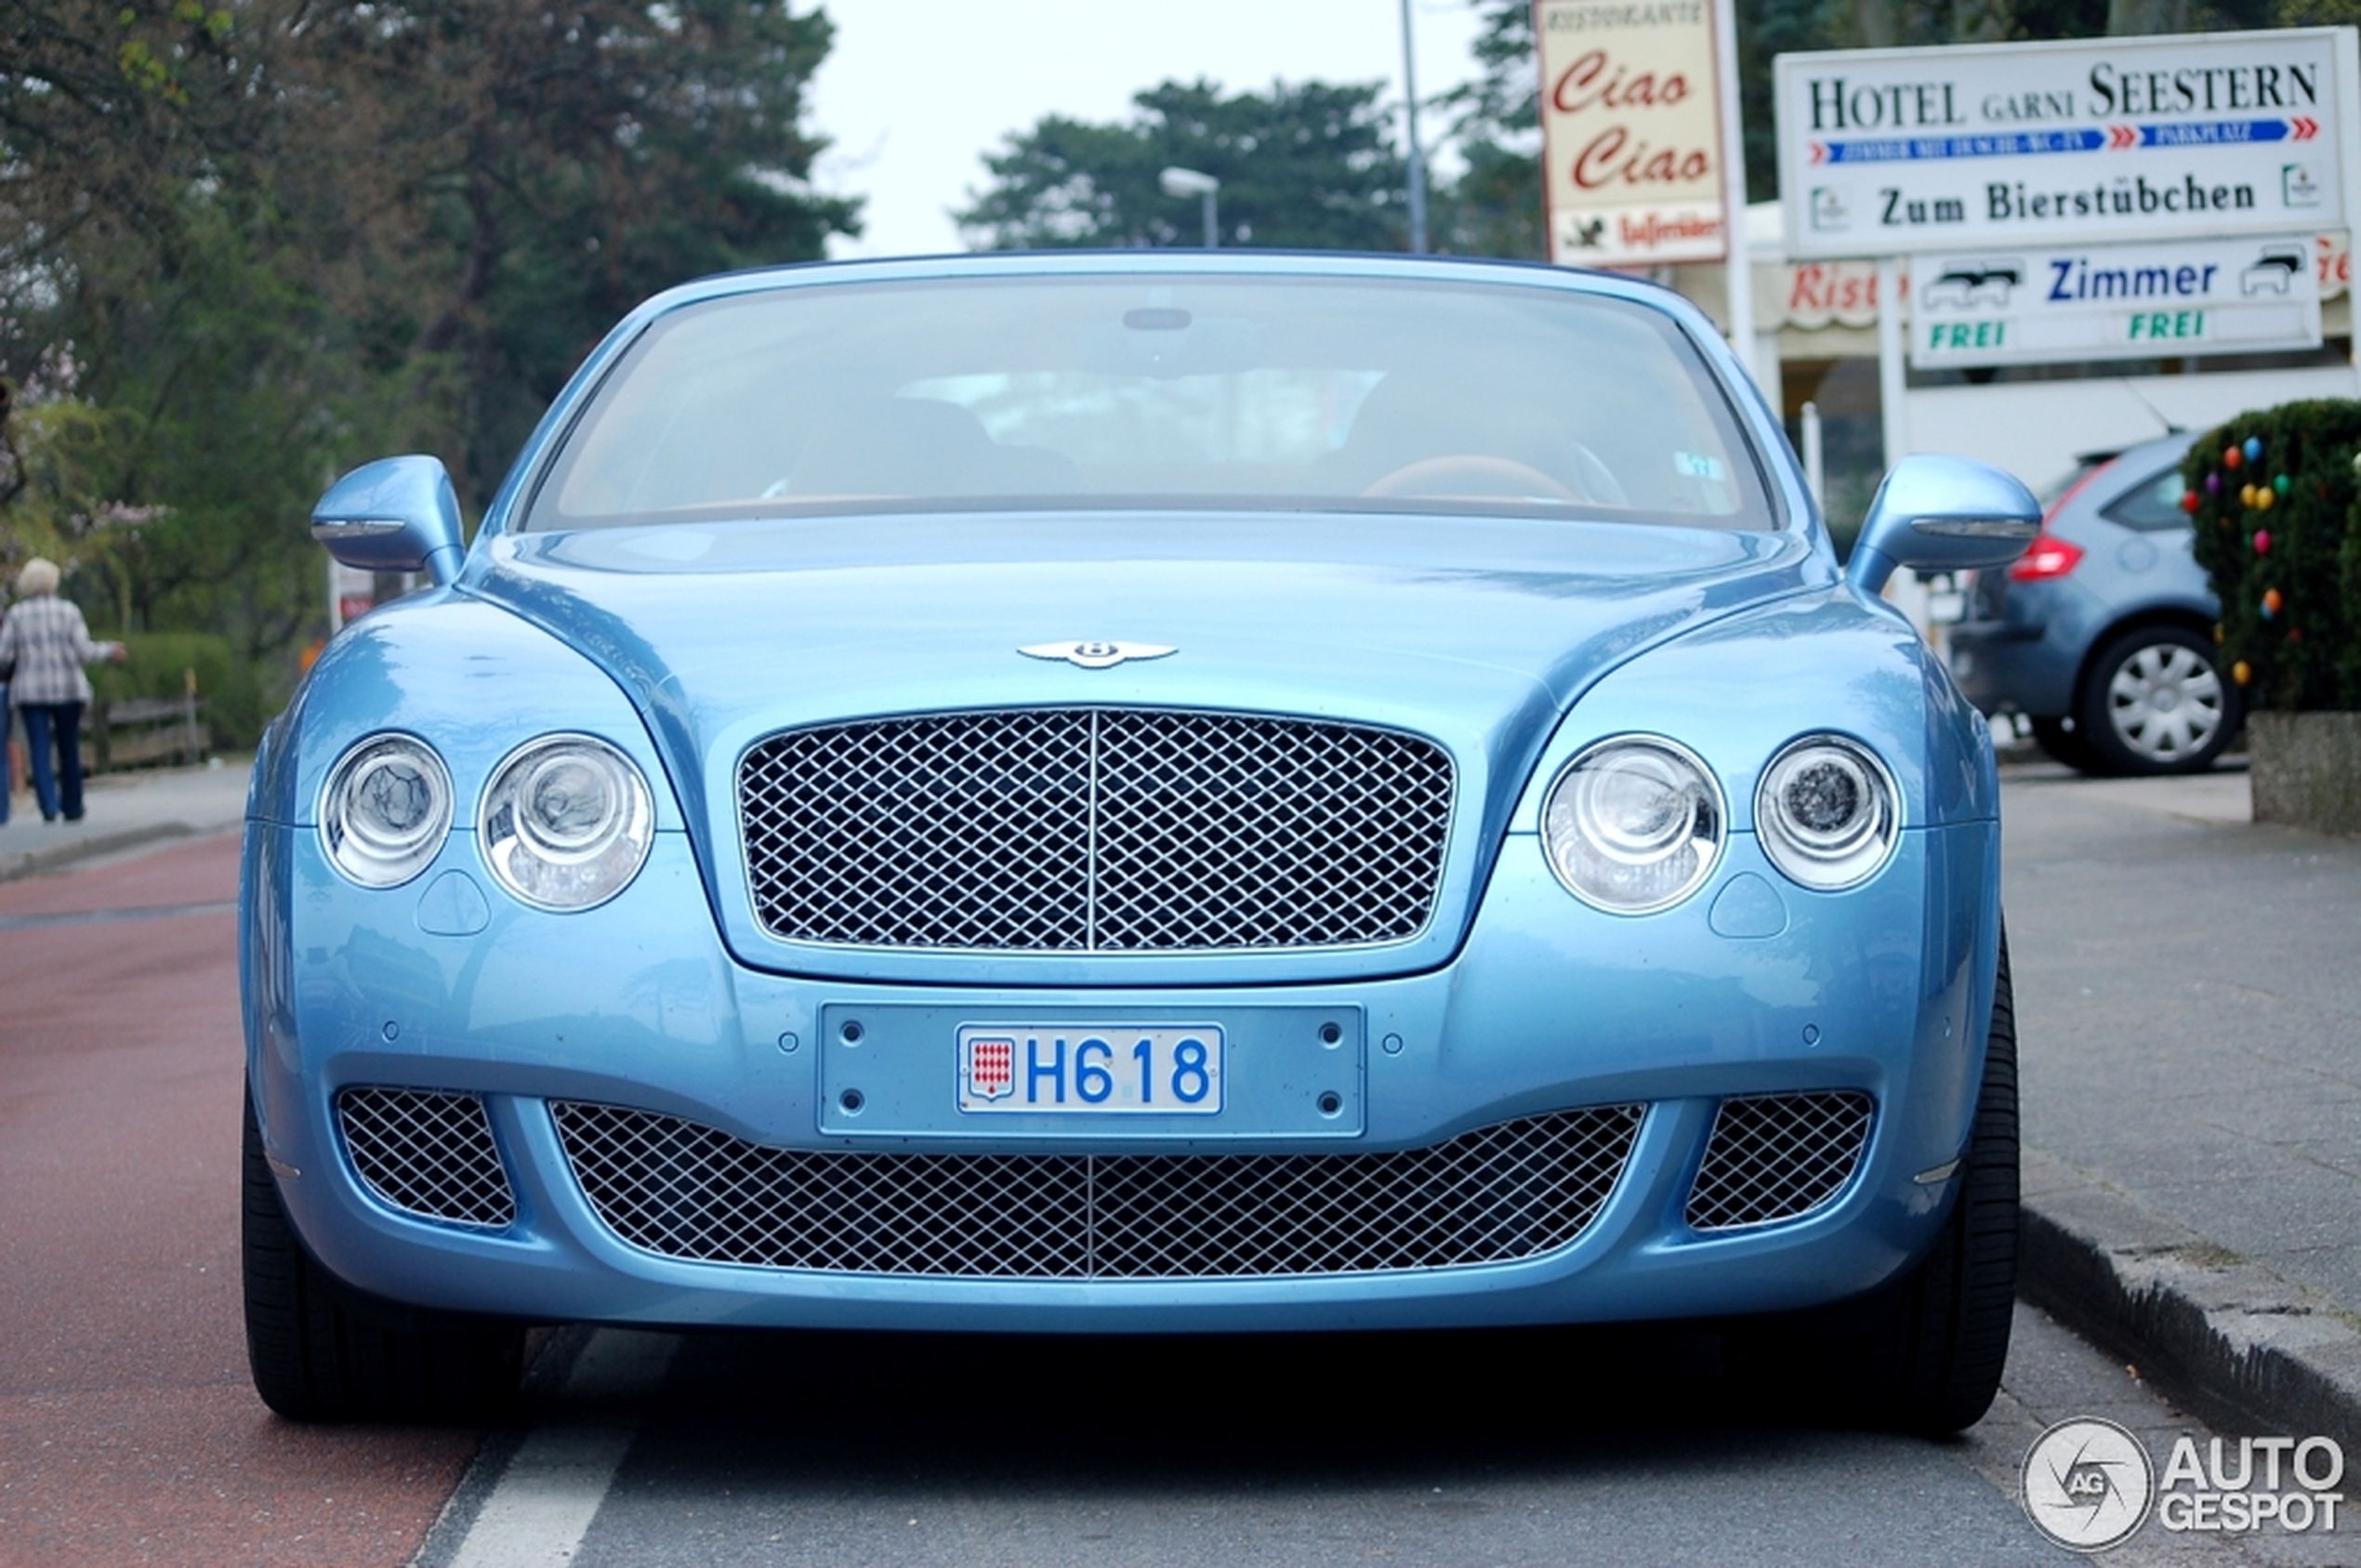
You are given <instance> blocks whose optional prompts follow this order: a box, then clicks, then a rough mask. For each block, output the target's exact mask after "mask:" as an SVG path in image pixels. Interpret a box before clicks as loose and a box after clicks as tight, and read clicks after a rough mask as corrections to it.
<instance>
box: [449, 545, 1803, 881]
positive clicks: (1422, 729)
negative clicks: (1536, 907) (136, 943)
mask: <svg viewBox="0 0 2361 1568" xmlns="http://www.w3.org/2000/svg"><path fill="white" fill-rule="evenodd" d="M1833 579H1834V569H1833V565H1832V563H1830V562H1829V561H1828V560H1827V558H1826V557H1825V556H1824V555H1820V554H1817V553H1815V552H1814V550H1813V549H1812V547H1811V545H1810V542H1809V541H1808V540H1807V539H1805V538H1803V537H1801V536H1800V535H1796V534H1761V533H1736V532H1713V531H1706V530H1690V529H1670V528H1659V527H1644V526H1635V525H1603V524H1566V523H1548V522H1523V521H1508V520H1503V521H1492V520H1484V521H1471V520H1432V519H1419V518H1400V517H1380V518H1365V517H1350V518H1338V517H1334V516H1303V515H1283V516H1278V517H1271V516H1260V515H1257V516H1250V517H1234V518H1215V519H1210V520H1209V519H1207V518H1206V517H1204V516H1203V515H1194V516H1186V517H1158V516H1134V515H1120V516H1116V517H1113V518H1110V517H1105V516H1085V517H1076V516H1072V515H1052V516H1046V517H1038V518H1019V519H1010V518H1007V517H1004V516H995V517H991V518H988V519H987V518H982V517H966V516H960V515H956V514H954V515H948V516H934V517H924V518H899V517H885V518H874V519H862V520H854V521H848V520H843V519H835V520H827V521H825V522H819V521H812V520H777V521H762V522H739V523H729V524H724V525H719V526H714V527H701V526H694V525H686V524H673V525H669V526H665V527H646V528H619V529H604V530H597V531H585V532H579V533H571V534H544V535H520V536H503V537H497V538H495V539H493V540H491V541H488V542H487V547H486V548H484V549H481V550H479V551H477V552H476V554H475V556H474V558H473V560H471V561H470V564H469V567H468V572H467V573H466V574H465V576H464V577H463V578H462V581H461V586H462V588H463V590H464V591H466V592H468V593H471V594H474V595H476V596H479V597H481V598H483V599H486V600H492V601H494V602H496V603H498V604H500V605H503V606H505V607H507V608H508V610H510V611H512V612H513V613H516V614H518V615H521V616H522V617H524V618H526V619H527V620H529V621H531V622H533V623H534V624H536V625H538V626H542V627H543V628H545V629H546V630H547V631H548V632H550V633H551V634H553V635H555V636H557V637H559V638H561V639H563V640H565V641H566V642H567V643H569V644H571V645H572V646H574V647H575V648H577V649H579V650H581V651H582V652H585V653H586V654H587V655H588V656H589V657H590V658H592V659H594V660H596V661H598V662H599V663H600V665H603V666H604V667H605V668H606V669H607V670H608V672H609V673H610V674H611V675H612V676H613V678H614V679H616V680H617V682H618V683H619V684H620V685H621V686H622V687H623V689H624V690H625V692H627V694H628V695H629V696H630V697H631V698H632V699H633V701H634V702H635V703H636V704H637V705H639V706H640V710H641V712H642V713H643V715H644V716H645V717H646V718H647V720H648V723H649V728H650V730H651V732H652V734H653V738H654V740H655V743H656V745H657V747H658V749H659V751H660V753H661V754H662V755H663V757H664V759H665V763H666V768H667V769H668V770H669V771H670V772H671V774H672V779H673V783H674V784H675V786H676V787H677V788H678V789H679V792H680V800H681V806H682V809H683V812H684V814H685V817H686V819H687V822H688V824H689V825H690V829H691V832H692V835H694V836H695V837H697V838H698V840H699V845H698V849H699V854H700V859H701V860H704V861H705V862H706V867H707V870H708V873H709V875H711V876H713V877H714V879H715V881H716V884H717V892H719V891H720V890H721V889H722V886H723V885H725V884H727V883H728V882H729V880H730V879H731V877H732V876H737V875H740V873H738V872H736V871H734V870H731V871H724V870H723V869H722V868H724V867H728V866H731V865H732V862H733V861H734V860H735V853H734V846H735V835H736V824H735V813H734V811H733V810H732V791H733V785H732V777H733V774H734V771H735V769H736V766H737V763H738V759H739V758H740V757H741V756H742V755H743V754H744V752H745V748H746V747H747V746H748V745H750V744H753V743H754V742H756V741H758V740H759V739H760V738H762V737H763V736H765V735H767V734H770V733H772V732H775V731H780V730H784V729H790V728H794V727H798V726H802V725H809V724H815V723H824V722H829V721H833V720H839V719H848V718H870V717H880V716H888V715H895V714H905V713H914V712H924V711H940V710H960V709H969V710H973V709H991V708H1007V707H1034V706H1064V705H1097V706H1109V705H1114V706H1151V707H1193V708H1216V709H1223V710H1229V711H1238V712H1255V713H1281V714H1289V715H1297V716H1303V717H1312V718H1346V719H1352V720H1356V721H1360V722H1366V723H1374V724H1380V725H1386V726H1390V727H1393V728H1398V729H1404V730H1409V731H1418V732H1419V733H1423V734H1426V735H1429V736H1431V737H1432V738H1434V739H1435V740H1438V741H1440V742H1442V743H1443V744H1444V745H1445V746H1446V747H1447V748H1448V749H1449V750H1450V751H1451V753H1452V755H1453V758H1454V762H1455V765H1456V767H1457V770H1458V778H1459V799H1460V806H1459V809H1458V810H1457V812H1456V813H1455V816H1456V823H1455V828H1454V832H1453V839H1454V841H1455V842H1454V846H1453V849H1454V852H1453V853H1452V854H1451V855H1450V856H1449V857H1448V858H1449V859H1450V860H1451V861H1453V862H1454V863H1458V864H1459V865H1460V866H1461V867H1462V869H1463V872H1464V871H1470V870H1471V869H1472V867H1471V866H1470V864H1469V860H1470V857H1469V856H1468V855H1467V854H1466V853H1464V852H1463V851H1465V850H1467V849H1469V848H1470V847H1471V845H1482V844H1486V843H1490V842H1493V841H1494V840H1496V839H1497V836H1498V834H1499V833H1500V831H1501V830H1502V828H1503V826H1504V825H1505V822H1506V818H1507V816H1508V814H1509V812H1510V810H1511V809H1512V808H1513V806H1514V804H1515V801H1516V797H1517V795H1518V791H1519V787H1520V785H1521V784H1522V781H1523V777H1524V775H1525V773H1526V771H1529V769H1530V767H1531V766H1532V763H1533V759H1534V758H1535V757H1536V756H1537V753H1538V751H1539V749H1540V748H1541V746H1542V745H1543V744H1545V743H1546V741H1547V740H1548V738H1549V735H1550V731H1551V730H1552V729H1553V728H1554V726H1555V724H1556V721H1557V719H1558V718H1559V716H1560V715H1561V714H1562V713H1563V711H1564V710H1565V708H1566V707H1567V705H1569V704H1571V703H1572V701H1573V700H1574V698H1575V697H1576V695H1577V694H1578V693H1579V692H1581V691H1582V690H1583V689H1584V688H1585V687H1586V686H1587V685H1588V684H1589V683H1590V682H1591V681H1592V680H1594V679H1597V678H1598V677H1599V676H1600V675H1601V674H1603V672H1604V671H1606V670H1607V669H1609V668H1611V667H1613V666H1614V665H1617V664H1619V663H1621V662H1623V661H1625V660H1627V659H1629V657H1631V656H1632V655H1633V654H1634V653H1635V652H1639V651H1640V650H1642V649H1643V648H1645V647H1648V646H1650V645H1652V644H1655V643H1657V642H1660V641H1662V640H1664V639H1668V638H1671V637H1674V636H1677V635H1679V634H1680V633H1681V632H1682V631H1683V630H1686V629H1688V628H1690V627H1693V626H1697V625H1700V624H1703V623H1704V622H1707V621H1709V620H1712V619H1716V618H1718V617H1719V616H1721V615H1722V614H1724V613H1729V612H1730V611H1732V610H1734V609H1737V608H1740V607H1743V606H1745V605H1748V604H1753V603H1759V602H1761V601H1762V600H1766V599H1770V598H1774V597H1778V596H1782V595H1785V594H1788V593H1793V592H1797V591H1800V590H1802V589H1806V588H1811V587H1815V586H1825V585H1826V584H1827V583H1828V582H1830V581H1833ZM1087 640H1103V641H1120V642H1125V643H1137V644H1148V645H1153V646H1155V647H1165V648H1169V649H1171V650H1173V652H1170V653H1169V654H1167V655H1165V656H1161V657H1155V658H1134V659H1131V660H1129V661H1127V662H1124V663H1121V664H1118V665H1114V666H1113V667H1107V668H1084V667H1080V666H1078V665H1075V664H1073V663H1070V662H1067V661H1066V660H1064V659H1060V658H1038V657H1029V656H1027V655H1026V654H1025V653H1024V652H1022V650H1023V649H1026V648H1032V647H1037V646H1040V645H1044V644H1072V643H1075V642H1078V641H1087ZM1462 835H1465V836H1466V837H1467V839H1468V841H1469V842H1466V843H1462V842H1460V840H1461V837H1462ZM1476 858H1479V859H1484V860H1487V861H1488V855H1482V854H1479V856H1477V857H1476ZM1455 880H1456V878H1455ZM717 902H718V903H719V904H729V903H734V902H735V901H733V900H731V899H727V898H722V899H718V901H717Z"/></svg>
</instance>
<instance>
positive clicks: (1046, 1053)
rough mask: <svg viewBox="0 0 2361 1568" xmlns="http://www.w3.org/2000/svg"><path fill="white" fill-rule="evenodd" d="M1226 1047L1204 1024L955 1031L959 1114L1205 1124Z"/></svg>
mask: <svg viewBox="0 0 2361 1568" xmlns="http://www.w3.org/2000/svg"><path fill="white" fill-rule="evenodd" d="M1225 1044H1226V1041H1225V1039H1224V1037H1223V1034H1222V1032H1221V1027H1220V1025H1219V1024H1214V1023H1150V1024H1140V1023H1121V1024H1116V1023H1059V1024H1047V1025H1044V1024H1031V1023H968V1024H962V1025H960V1026H959V1034H958V1066H957V1072H958V1089H959V1109H960V1110H962V1111H969V1112H975V1113H980V1114H991V1113H1003V1112H1022V1113H1026V1114H1029V1115H1038V1114H1041V1113H1045V1112H1046V1113H1050V1114H1057V1113H1088V1114H1094V1115H1097V1114H1104V1113H1109V1112H1128V1113H1132V1114H1145V1115H1163V1116H1170V1115H1183V1116H1191V1115H1194V1116H1209V1115H1213V1114H1214V1113H1218V1112H1219V1111H1220V1109H1221V1067H1222V1057H1223V1054H1224V1051H1223V1048H1224V1046H1225Z"/></svg>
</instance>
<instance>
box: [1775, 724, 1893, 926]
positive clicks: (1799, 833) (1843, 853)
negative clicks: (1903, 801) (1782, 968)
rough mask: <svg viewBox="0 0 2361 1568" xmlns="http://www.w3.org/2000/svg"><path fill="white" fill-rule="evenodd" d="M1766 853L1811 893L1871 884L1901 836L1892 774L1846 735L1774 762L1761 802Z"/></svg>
mask: <svg viewBox="0 0 2361 1568" xmlns="http://www.w3.org/2000/svg"><path fill="white" fill-rule="evenodd" d="M1754 815H1755V829H1756V835H1757V837H1759V838H1760V839H1761V843H1762V850H1763V853H1764V854H1766V855H1768V856H1769V857H1770V858H1771V863H1772V864H1774V865H1775V866H1777V867H1778V868H1779V869H1780V870H1781V871H1782V872H1784V873H1785V874H1786V875H1787V876H1789V877H1792V878H1793V879H1794V880H1796V881H1797V882H1800V883H1801V884H1802V885H1803V886H1805V887H1807V888H1815V889H1821V890H1823V891H1833V890H1835V889H1841V888H1850V887H1853V886H1856V885H1857V884H1859V883H1862V882H1866V881H1867V880H1868V879H1869V877H1870V876H1873V875H1875V874H1876V872H1877V870H1878V868H1879V867H1880V866H1881V865H1883V864H1885V862H1886V857H1887V856H1888V855H1889V854H1891V853H1892V852H1893V846H1894V843H1895V841H1896V839H1897V838H1898V837H1900V833H1901V810H1900V806H1899V797H1898V794H1897V792H1896V791H1895V789H1894V786H1893V780H1892V779H1891V778H1890V777H1888V776H1887V773H1886V771H1885V767H1884V765H1883V764H1882V763H1880V761H1879V760H1878V759H1877V758H1876V757H1875V756H1873V755H1871V753H1870V752H1869V751H1868V749H1867V748H1866V747H1865V746H1862V745H1860V744H1857V743H1855V742H1853V741H1849V740H1846V739H1845V738H1844V737H1842V736H1841V735H1813V736H1808V737H1806V738H1805V739H1803V740H1800V741H1798V742H1796V743H1795V744H1793V745H1790V746H1788V747H1787V749H1786V750H1785V751H1782V752H1781V753H1779V755H1778V756H1776V757H1774V758H1772V759H1771V766H1770V767H1768V768H1766V769H1764V770H1763V771H1762V785H1761V789H1760V791H1758V793H1757V795H1756V797H1755V807H1754Z"/></svg>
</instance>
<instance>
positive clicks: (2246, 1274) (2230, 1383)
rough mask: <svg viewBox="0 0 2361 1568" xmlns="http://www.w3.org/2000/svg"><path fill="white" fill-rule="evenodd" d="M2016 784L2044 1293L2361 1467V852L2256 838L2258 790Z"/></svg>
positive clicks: (2015, 887)
mask: <svg viewBox="0 0 2361 1568" xmlns="http://www.w3.org/2000/svg"><path fill="white" fill-rule="evenodd" d="M2002 781H2003V782H2002V818H2003V824H2004V831H2005V844H2006V848H2005V850H2004V856H2005V861H2006V870H2005V874H2004V875H2005V889H2004V890H2005V894H2006V897H2007V901H2008V911H2009V937H2010V949H2011V956H2012V958H2013V961H2014V965H2015V974H2016V989H2017V1021H2018V1033H2019V1040H2020V1053H2021V1058H2022V1074H2023V1090H2024V1107H2025V1144H2026V1154H2025V1200H2026V1208H2027V1221H2026V1244H2027V1258H2026V1264H2027V1269H2026V1278H2025V1287H2026V1293H2027V1294H2028V1295H2029V1296H2031V1297H2033V1298H2035V1299H2037V1300H2038V1301H2040V1302H2041V1303H2042V1304H2043V1305H2045V1306H2047V1307H2049V1308H2051V1311H2056V1312H2058V1313H2059V1314H2060V1315H2062V1316H2064V1317H2065V1318H2067V1319H2068V1320H2069V1321H2071V1322H2073V1323H2074V1324H2076V1325H2077V1327H2080V1328H2082V1329H2083V1330H2084V1331H2085V1332H2086V1333H2090V1334H2091V1335H2092V1336H2093V1337H2097V1338H2099V1339H2100V1340H2102V1341H2103V1342H2104V1343H2107V1344H2109V1345H2110V1346H2112V1347H2113V1348H2114V1349H2116V1350H2117V1351H2121V1352H2122V1353H2123V1354H2124V1355H2125V1356H2126V1357H2127V1359H2130V1360H2132V1361H2133V1362H2135V1363H2136V1364H2138V1365H2139V1366H2140V1367H2141V1368H2142V1370H2143V1373H2152V1374H2156V1375H2159V1376H2161V1377H2163V1378H2164V1379H2165V1380H2166V1381H2167V1382H2168V1383H2170V1384H2174V1385H2178V1386H2179V1387H2180V1389H2181V1390H2183V1392H2185V1393H2186V1394H2188V1395H2190V1396H2191V1397H2192V1398H2193V1399H2194V1400H2195V1401H2196V1403H2199V1404H2200V1405H2202V1406H2208V1407H2209V1413H2211V1414H2215V1415H2216V1416H2217V1418H2219V1419H2221V1420H2222V1421H2223V1424H2224V1425H2225V1426H2227V1427H2231V1428H2242V1429H2243V1430H2246V1431H2248V1432H2250V1433H2253V1434H2255V1435H2277V1434H2288V1433H2292V1434H2293V1435H2297V1436H2302V1435H2307V1434H2310V1433H2321V1434H2326V1435H2330V1436H2335V1437H2337V1438H2339V1439H2340V1440H2341V1442H2342V1443H2344V1444H2345V1451H2346V1452H2347V1453H2348V1454H2349V1455H2355V1456H2361V1332H2356V1330H2361V840H2351V839H2333V838H2324V837H2317V836H2315V835H2310V834H2304V833H2300V832H2296V831H2294V830H2292V829H2288V828H2281V827H2275V826H2267V825H2263V826H2258V825H2256V824H2253V823H2252V822H2251V821H2250V813H2249V810H2248V796H2247V789H2246V782H2247V781H2246V777H2245V775H2244V774H2243V773H2238V772H2226V771H2225V772H2217V773H2212V774H2208V775H2202V776H2199V777H2196V778H2188V779H2144V780H2097V779H2084V778H2081V777H2079V776H2078V775H2077V774H2075V773H2073V772H2071V771H2068V770H2066V769H2064V768H2060V767H2056V766H2054V765H2042V764H2035V765H2026V766H2017V767H2011V768H2008V769H2006V770H2005V771H2003V774H2002Z"/></svg>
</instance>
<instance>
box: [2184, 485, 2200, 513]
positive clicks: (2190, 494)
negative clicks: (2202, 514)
mask: <svg viewBox="0 0 2361 1568" xmlns="http://www.w3.org/2000/svg"><path fill="white" fill-rule="evenodd" d="M2181 509H2182V510H2183V511H2184V512H2195V511H2196V509H2197V493H2196V491H2194V490H2184V491H2183V492H2181Z"/></svg>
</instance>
